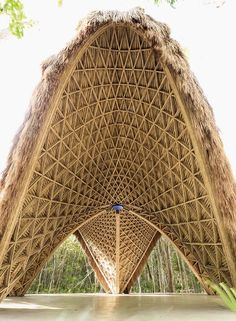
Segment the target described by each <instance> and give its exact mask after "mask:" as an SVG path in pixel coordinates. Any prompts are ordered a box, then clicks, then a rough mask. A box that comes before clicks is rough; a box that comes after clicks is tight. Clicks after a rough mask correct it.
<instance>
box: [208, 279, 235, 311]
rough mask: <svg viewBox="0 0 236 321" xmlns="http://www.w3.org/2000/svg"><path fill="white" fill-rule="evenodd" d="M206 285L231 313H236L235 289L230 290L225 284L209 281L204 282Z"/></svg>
mask: <svg viewBox="0 0 236 321" xmlns="http://www.w3.org/2000/svg"><path fill="white" fill-rule="evenodd" d="M205 282H206V284H207V285H208V286H209V287H210V288H211V289H212V290H213V291H215V292H216V293H217V294H218V295H219V296H220V297H221V299H222V300H223V302H224V303H225V305H226V306H227V307H228V308H229V309H230V310H232V311H233V312H236V289H235V288H230V287H229V286H228V285H227V284H225V283H223V282H221V283H219V284H216V283H214V282H212V281H210V280H206V281H205Z"/></svg>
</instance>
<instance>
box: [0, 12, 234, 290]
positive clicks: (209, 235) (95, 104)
mask: <svg viewBox="0 0 236 321" xmlns="http://www.w3.org/2000/svg"><path fill="white" fill-rule="evenodd" d="M42 67H43V75H42V80H41V82H40V83H39V85H38V86H37V88H36V89H35V92H34V94H33V97H32V100H31V103H30V108H29V112H28V114H27V116H26V118H25V121H24V123H23V125H22V127H21V129H20V130H19V132H18V134H17V136H16V137H15V140H14V145H13V148H12V150H11V153H10V155H9V160H8V165H7V168H6V170H5V172H4V175H3V181H2V190H1V203H0V213H1V216H0V219H1V235H2V241H1V242H2V243H1V253H0V257H1V258H2V260H0V261H1V262H0V263H1V270H0V271H1V273H0V275H1V292H2V295H3V296H4V295H6V294H7V293H9V292H11V293H14V294H23V293H25V291H26V290H27V289H28V287H29V286H30V284H31V282H32V280H33V278H34V277H35V276H36V275H37V273H38V272H39V271H40V269H41V268H42V266H43V264H44V263H45V262H46V261H47V260H48V258H49V257H50V255H51V253H52V252H53V251H54V250H55V249H56V248H57V246H58V245H59V244H60V243H61V242H63V240H64V239H65V238H66V237H67V236H68V235H69V234H71V233H73V232H75V231H76V230H78V231H79V232H78V233H79V235H80V236H81V237H82V239H83V247H84V249H85V251H87V253H88V252H89V253H90V256H91V261H93V263H92V265H93V267H94V268H95V269H96V268H97V269H99V271H97V272H99V273H97V275H98V277H99V275H101V278H102V279H103V280H101V282H103V284H106V286H108V287H109V286H110V290H111V291H112V292H116V291H118V292H122V291H124V290H125V289H126V288H127V286H128V285H129V284H131V283H130V282H131V281H132V280H133V278H134V276H137V267H138V266H142V265H143V260H144V258H146V256H147V255H146V256H145V253H146V254H147V253H149V249H150V248H151V246H153V240H154V239H155V237H156V236H155V235H157V231H158V232H160V233H161V234H163V235H165V236H166V237H167V238H169V239H170V240H171V241H172V242H173V244H174V245H175V246H176V248H177V250H178V251H179V252H180V253H181V254H182V256H183V258H184V259H185V260H186V261H187V262H188V263H189V265H190V267H191V268H192V270H193V272H194V273H195V275H196V276H197V277H198V279H199V280H200V281H202V279H203V278H204V277H210V278H211V279H213V280H215V281H219V280H224V281H226V282H228V283H231V284H232V283H235V280H236V269H235V266H236V264H235V231H236V227H235V208H236V201H235V183H234V179H233V177H232V173H231V169H230V166H229V163H228V161H227V159H226V157H225V155H224V150H223V146H222V142H221V140H220V137H219V134H218V130H217V127H216V124H215V120H214V117H213V113H212V109H211V107H210V106H209V104H208V102H207V100H206V98H205V96H204V94H203V92H202V90H201V89H200V87H199V85H198V83H197V81H196V79H195V77H194V75H193V74H192V72H191V71H190V69H189V65H188V62H187V60H186V59H185V57H184V54H183V52H182V50H181V48H180V46H179V44H178V43H177V42H176V41H175V40H173V39H172V38H171V37H170V30H169V28H168V27H167V26H166V25H165V24H162V23H159V22H156V21H154V20H153V19H152V18H151V17H150V16H147V15H145V13H144V12H143V10H141V9H134V10H132V11H129V12H116V11H108V12H100V11H98V12H93V13H91V14H90V15H89V16H88V17H87V18H86V19H84V20H82V22H81V23H80V24H79V26H78V30H77V34H76V36H75V38H74V39H73V40H72V41H71V42H70V43H69V44H68V45H67V46H66V47H65V48H64V49H63V50H62V51H61V52H60V53H59V54H57V55H55V56H53V57H51V58H50V59H48V60H47V61H46V62H45V63H44V64H43V66H42ZM115 202H120V203H123V204H124V205H125V208H126V209H125V211H124V212H123V214H121V215H120V216H119V218H118V216H116V217H115V216H114V215H115V214H114V213H113V212H112V211H111V205H112V204H113V203H115ZM108 231H109V233H108ZM134 240H135V241H134ZM105 257H106V258H108V259H107V261H106V262H105V261H104V258H105ZM104 262H105V263H104ZM135 271H136V272H135ZM114 276H115V279H114ZM114 280H115V281H114ZM112 282H113V283H112ZM114 282H115V283H114ZM112 284H113V285H112Z"/></svg>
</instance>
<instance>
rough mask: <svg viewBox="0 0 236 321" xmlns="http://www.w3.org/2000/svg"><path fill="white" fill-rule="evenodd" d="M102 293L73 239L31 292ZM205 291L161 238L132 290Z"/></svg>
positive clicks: (62, 247) (56, 256)
mask: <svg viewBox="0 0 236 321" xmlns="http://www.w3.org/2000/svg"><path fill="white" fill-rule="evenodd" d="M168 266H169V267H170V268H168ZM102 291H103V290H102V288H101V286H100V284H99V283H98V281H97V280H96V277H95V274H94V272H93V270H92V269H91V267H90V265H89V263H88V260H87V257H86V256H85V255H84V253H83V251H82V249H81V247H80V245H79V243H78V241H77V239H76V238H75V237H74V236H72V237H70V238H68V239H67V240H66V241H65V242H64V243H63V244H62V245H61V246H60V247H59V248H58V249H57V251H56V252H55V253H54V255H53V256H52V258H51V260H50V261H49V262H48V263H47V264H46V266H45V267H44V269H43V270H42V271H41V273H40V274H39V276H38V277H37V278H36V279H35V280H34V282H33V284H32V286H31V288H30V290H29V293H81V292H82V293H83V292H90V293H96V292H102ZM202 291H203V290H202V288H201V286H200V284H199V282H198V281H197V279H196V278H195V276H194V275H193V274H192V272H191V271H190V270H189V268H188V267H187V265H186V264H185V263H184V262H183V261H182V260H181V258H180V256H179V255H178V253H177V252H176V251H175V249H174V248H173V246H172V245H171V244H170V242H168V241H166V240H162V239H161V240H160V241H158V242H157V245H156V246H155V247H154V249H153V251H152V253H151V255H150V257H149V259H148V262H147V264H146V266H145V267H144V270H143V272H142V274H141V275H140V277H139V278H138V280H137V282H136V283H135V284H134V286H133V288H132V292H133V293H135V292H142V293H154V292H177V293H186V292H194V293H199V292H202Z"/></svg>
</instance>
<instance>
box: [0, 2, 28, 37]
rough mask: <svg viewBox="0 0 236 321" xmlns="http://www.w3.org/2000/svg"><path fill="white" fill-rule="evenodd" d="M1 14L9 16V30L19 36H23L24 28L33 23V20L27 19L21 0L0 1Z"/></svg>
mask: <svg viewBox="0 0 236 321" xmlns="http://www.w3.org/2000/svg"><path fill="white" fill-rule="evenodd" d="M0 14H2V15H6V16H8V17H9V19H10V21H9V30H10V32H11V33H12V34H13V35H14V36H16V37H18V38H21V37H23V35H24V29H25V28H26V27H27V26H29V25H31V22H30V21H27V20H26V15H25V12H24V6H23V3H22V2H21V1H20V0H5V1H4V2H0Z"/></svg>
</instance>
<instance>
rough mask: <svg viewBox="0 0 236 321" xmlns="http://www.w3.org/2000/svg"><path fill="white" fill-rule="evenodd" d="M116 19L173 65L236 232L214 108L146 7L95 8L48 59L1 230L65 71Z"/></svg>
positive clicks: (16, 158)
mask: <svg viewBox="0 0 236 321" xmlns="http://www.w3.org/2000/svg"><path fill="white" fill-rule="evenodd" d="M111 22H113V23H118V22H119V23H121V22H122V23H126V24H129V25H131V26H133V27H134V28H136V29H137V30H139V31H140V32H141V33H142V34H143V35H144V37H145V38H146V39H147V40H149V41H150V42H151V43H152V45H153V48H154V49H155V50H156V51H158V52H159V53H161V59H162V61H163V63H164V64H166V65H167V67H168V68H169V69H170V70H171V73H172V75H173V78H174V80H175V83H176V86H177V88H178V90H179V92H180V94H181V96H182V98H183V100H184V102H185V105H186V106H188V110H189V113H190V115H191V118H192V123H193V125H194V129H195V134H196V137H197V140H198V142H199V144H200V145H201V146H204V148H203V153H204V157H205V163H206V164H207V166H208V172H209V175H210V177H209V179H210V181H211V184H212V186H213V187H214V191H215V201H216V203H217V206H218V208H219V209H220V213H221V215H222V224H224V225H225V226H226V227H227V229H228V231H229V232H230V233H231V237H235V235H236V211H235V208H236V193H235V182H234V178H233V176H232V171H231V168H230V165H229V163H228V160H227V159H226V157H225V154H224V150H223V145H222V142H221V139H220V137H219V133H218V130H217V127H216V124H215V120H214V117H213V113H212V109H211V107H210V105H209V103H208V102H207V100H206V98H205V96H204V94H203V92H202V90H201V89H200V87H199V85H198V83H197V81H196V79H195V77H194V75H193V74H192V72H191V71H190V69H189V65H188V62H187V60H186V59H185V57H184V54H183V51H182V50H181V48H180V46H179V44H178V43H177V42H176V41H175V40H173V39H171V38H170V30H169V28H168V27H167V26H166V25H165V24H162V23H159V22H156V21H154V20H153V19H152V18H151V17H149V16H147V15H145V14H144V12H143V10H142V9H140V8H136V9H134V10H131V11H128V12H117V11H107V12H101V11H96V12H93V13H91V14H90V15H89V16H88V17H87V18H86V19H84V20H82V21H81V23H80V24H79V27H78V31H77V35H76V37H75V38H74V39H73V40H72V41H71V42H70V43H69V44H68V45H67V46H66V47H65V48H64V49H63V50H62V51H61V52H60V53H59V54H58V55H56V56H53V57H51V58H50V59H49V60H47V61H46V62H45V63H44V64H43V66H42V69H43V76H42V80H41V82H40V83H39V85H38V86H37V88H36V90H35V91H34V94H33V97H32V100H31V102H30V109H29V112H28V114H27V116H26V118H25V121H24V124H23V125H22V127H21V128H20V130H19V131H18V134H17V135H16V137H15V139H14V143H13V147H12V149H11V152H10V155H9V158H8V164H7V168H6V169H5V171H4V173H3V178H2V190H1V203H0V213H1V216H0V226H1V232H3V231H4V228H5V226H6V223H7V221H8V220H9V218H10V216H11V215H12V213H14V212H15V210H16V206H17V203H18V199H19V195H20V193H21V191H22V188H23V183H24V180H25V177H26V176H27V167H28V166H29V164H30V162H31V160H32V158H33V155H34V151H35V148H36V147H35V146H37V142H38V139H39V138H38V137H39V133H40V132H41V131H42V128H43V124H44V120H45V119H46V116H47V113H48V112H50V111H49V108H51V106H50V101H51V99H52V97H53V95H54V94H55V92H56V89H57V87H58V84H59V79H60V77H61V75H62V73H63V72H64V70H65V68H66V67H67V65H68V64H69V62H70V59H71V57H72V56H73V55H74V53H76V52H77V51H78V49H79V48H80V47H81V46H82V45H83V44H84V43H85V42H86V40H87V39H88V37H89V36H90V35H91V34H93V33H94V32H95V31H96V30H98V29H99V28H100V27H102V26H104V25H106V24H109V23H111ZM232 244H233V242H232Z"/></svg>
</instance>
